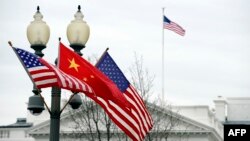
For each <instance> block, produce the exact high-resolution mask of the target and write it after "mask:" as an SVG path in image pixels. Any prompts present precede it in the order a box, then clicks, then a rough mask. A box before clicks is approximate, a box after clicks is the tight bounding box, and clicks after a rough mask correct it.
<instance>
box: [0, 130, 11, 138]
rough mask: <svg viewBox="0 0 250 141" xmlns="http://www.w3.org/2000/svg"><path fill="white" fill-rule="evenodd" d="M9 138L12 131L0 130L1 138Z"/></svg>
mask: <svg viewBox="0 0 250 141" xmlns="http://www.w3.org/2000/svg"><path fill="white" fill-rule="evenodd" d="M9 137H10V131H8V130H0V138H9Z"/></svg>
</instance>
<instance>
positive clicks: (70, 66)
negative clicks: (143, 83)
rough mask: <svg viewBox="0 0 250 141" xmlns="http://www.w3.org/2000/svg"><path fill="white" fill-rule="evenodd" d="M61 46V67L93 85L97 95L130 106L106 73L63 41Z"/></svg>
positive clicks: (59, 64)
mask: <svg viewBox="0 0 250 141" xmlns="http://www.w3.org/2000/svg"><path fill="white" fill-rule="evenodd" d="M59 48H60V49H59V59H58V61H59V63H58V66H59V69H61V70H62V71H63V72H65V73H67V74H70V75H72V76H74V77H76V78H78V79H80V80H83V81H84V82H85V83H86V84H88V85H89V86H90V87H92V89H93V91H94V94H95V95H96V96H98V97H101V98H103V99H106V100H111V101H113V102H114V103H119V104H123V105H124V106H126V107H130V104H129V103H128V101H127V99H126V98H125V97H124V95H123V94H122V93H121V91H120V90H119V88H118V87H117V86H116V84H114V83H113V81H112V80H110V79H109V78H108V77H107V76H106V75H105V74H103V73H102V72H101V71H100V70H98V69H97V68H96V67H95V66H93V65H92V64H90V63H89V62H88V61H86V60H85V59H84V58H82V57H81V56H80V55H78V54H76V53H75V52H73V51H71V50H70V49H68V48H67V47H65V46H64V45H63V44H62V43H60V46H59ZM90 97H92V96H90Z"/></svg>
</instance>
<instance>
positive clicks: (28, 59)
mask: <svg viewBox="0 0 250 141" xmlns="http://www.w3.org/2000/svg"><path fill="white" fill-rule="evenodd" d="M14 49H15V50H16V52H17V54H18V56H19V57H20V59H21V60H22V62H23V63H24V65H25V67H26V68H33V67H38V66H43V65H42V64H41V63H40V61H39V60H38V59H39V58H38V56H36V55H35V54H33V53H30V52H27V51H25V50H22V49H19V48H14Z"/></svg>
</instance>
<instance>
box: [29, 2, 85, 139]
mask: <svg viewBox="0 0 250 141" xmlns="http://www.w3.org/2000/svg"><path fill="white" fill-rule="evenodd" d="M33 17H34V21H32V22H31V23H30V25H29V26H28V28H27V38H28V40H29V42H30V44H31V48H32V49H34V50H35V54H36V55H38V56H40V57H43V56H44V54H43V53H42V50H43V49H45V48H46V44H47V43H48V40H49V36H50V30H49V26H48V25H47V24H46V23H45V22H44V21H43V20H42V18H43V15H42V14H41V13H40V9H39V6H38V7H37V12H36V13H35V15H34V16H33ZM83 17H84V16H83V14H82V12H81V7H80V6H78V11H77V12H76V14H75V19H74V20H72V21H71V23H70V24H69V25H68V27H67V37H68V40H69V42H70V46H71V47H72V48H73V49H74V51H75V52H76V53H78V54H79V55H82V53H81V52H80V51H81V49H83V48H84V47H85V44H86V42H87V41H88V38H89V26H88V25H87V24H86V22H85V21H83ZM40 92H41V90H39V89H36V87H35V86H34V88H33V93H34V94H35V95H34V96H31V97H30V98H29V103H28V110H30V111H31V113H32V114H34V115H39V114H40V113H41V112H42V111H43V110H44V106H43V105H44V103H45V101H44V99H43V98H41V97H40V96H39V95H40ZM81 103H82V100H81V97H80V96H79V95H78V94H76V93H74V94H73V95H72V97H71V99H70V101H69V104H70V105H71V107H72V108H73V109H77V108H79V107H80V105H81ZM45 104H46V103H45ZM60 105H61V89H60V88H58V87H52V90H51V110H49V109H48V110H49V112H50V141H59V137H60V115H61V112H62V110H63V109H64V108H63V109H61V107H60Z"/></svg>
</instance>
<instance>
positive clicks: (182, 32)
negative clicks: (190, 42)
mask: <svg viewBox="0 0 250 141" xmlns="http://www.w3.org/2000/svg"><path fill="white" fill-rule="evenodd" d="M163 28H165V29H169V30H172V31H174V32H175V33H177V34H179V35H181V36H184V35H185V30H184V29H183V28H182V27H181V26H179V25H178V24H177V23H175V22H172V21H171V22H170V23H167V22H164V27H163Z"/></svg>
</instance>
